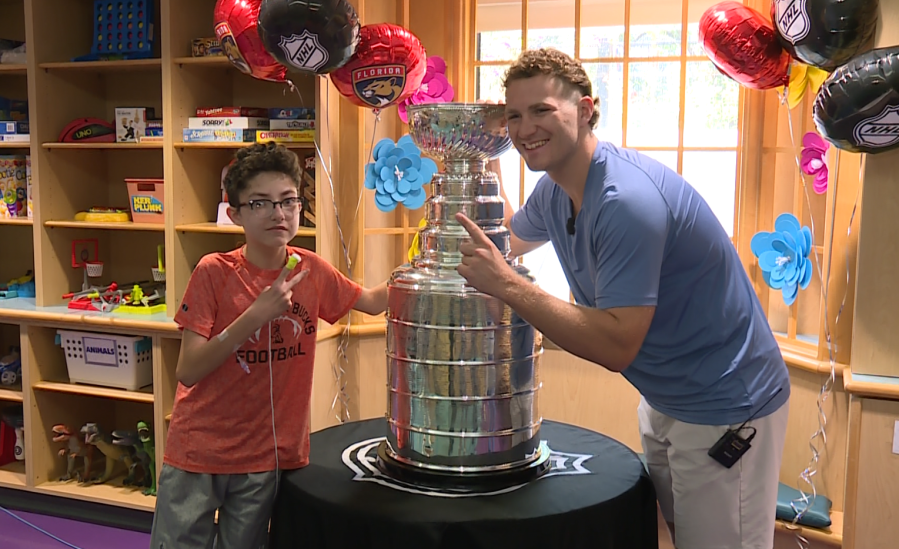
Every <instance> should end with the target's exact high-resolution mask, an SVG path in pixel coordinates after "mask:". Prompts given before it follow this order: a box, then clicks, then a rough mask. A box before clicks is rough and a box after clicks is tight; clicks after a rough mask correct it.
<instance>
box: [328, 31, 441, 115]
mask: <svg viewBox="0 0 899 549" xmlns="http://www.w3.org/2000/svg"><path fill="white" fill-rule="evenodd" d="M426 70H427V54H426V53H425V48H424V46H422V45H421V41H419V39H418V37H416V36H415V35H414V34H412V33H411V32H409V31H408V30H407V29H404V28H403V27H400V26H397V25H392V24H390V23H380V24H377V25H365V26H363V27H362V28H361V29H360V38H359V45H358V46H356V53H355V54H354V55H353V57H351V58H350V60H349V61H348V62H347V63H346V64H345V65H344V66H342V67H340V68H339V69H337V70H335V71H333V72H332V73H331V74H330V75H329V76H330V77H331V81H332V82H334V87H336V88H337V91H339V92H340V94H341V95H343V96H344V97H346V98H347V99H348V100H350V101H351V102H352V103H353V104H355V105H359V106H360V107H368V108H371V109H374V110H375V112H380V111H381V110H382V109H385V108H387V107H389V106H391V105H395V104H397V103H400V102H401V101H403V100H404V99H406V98H407V97H409V96H411V95H412V94H413V93H415V92H416V91H417V90H418V88H419V87H421V81H422V80H423V79H424V77H425V71H426Z"/></svg>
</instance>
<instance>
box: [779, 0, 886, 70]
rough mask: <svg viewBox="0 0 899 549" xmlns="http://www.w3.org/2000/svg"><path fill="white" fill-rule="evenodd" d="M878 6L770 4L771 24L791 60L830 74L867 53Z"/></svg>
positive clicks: (827, 1)
mask: <svg viewBox="0 0 899 549" xmlns="http://www.w3.org/2000/svg"><path fill="white" fill-rule="evenodd" d="M891 1H895V0H891ZM878 4H879V1H878V0H772V2H771V20H772V21H773V22H774V28H775V29H776V30H777V36H778V37H779V38H780V42H781V44H782V45H783V47H784V49H785V50H787V51H788V52H789V53H790V55H791V56H792V57H793V58H794V59H796V60H798V61H801V62H803V63H805V64H806V65H811V66H813V67H818V68H819V69H823V70H825V71H827V72H831V71H833V70H834V69H836V68H837V67H839V66H840V65H842V64H843V63H845V62H847V61H849V60H850V59H852V58H853V57H855V56H856V55H858V54H859V53H861V52H862V51H864V50H866V49H868V46H869V45H870V44H871V42H872V40H873V38H874V31H875V30H876V28H877V17H878V12H879V7H878Z"/></svg>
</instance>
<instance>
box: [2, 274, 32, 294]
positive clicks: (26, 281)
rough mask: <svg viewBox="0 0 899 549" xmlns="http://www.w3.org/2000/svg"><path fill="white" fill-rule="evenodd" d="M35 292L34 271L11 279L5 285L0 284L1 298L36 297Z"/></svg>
mask: <svg viewBox="0 0 899 549" xmlns="http://www.w3.org/2000/svg"><path fill="white" fill-rule="evenodd" d="M34 294H35V286H34V274H33V273H32V271H28V273H27V274H26V275H25V276H20V277H19V278H14V279H12V280H10V281H9V282H8V283H7V284H6V285H5V286H0V299H14V298H17V297H34Z"/></svg>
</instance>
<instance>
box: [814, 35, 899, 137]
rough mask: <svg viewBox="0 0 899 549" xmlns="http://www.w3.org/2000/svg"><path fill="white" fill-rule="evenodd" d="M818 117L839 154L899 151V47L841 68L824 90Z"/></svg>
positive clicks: (816, 110) (820, 94) (818, 101)
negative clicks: (842, 152) (898, 148)
mask: <svg viewBox="0 0 899 549" xmlns="http://www.w3.org/2000/svg"><path fill="white" fill-rule="evenodd" d="M813 116H814V119H815V125H816V126H817V127H818V132H819V133H820V134H821V135H822V136H823V137H824V138H825V139H827V140H828V141H830V142H831V143H833V144H834V146H835V147H837V148H839V149H843V150H847V151H850V152H856V153H868V154H875V153H881V152H885V151H889V150H892V149H895V148H897V147H899V46H893V47H889V48H880V49H876V50H872V51H869V52H867V53H863V54H862V55H859V56H857V57H855V58H854V59H851V60H850V61H849V62H848V63H846V64H845V65H842V66H840V67H838V68H837V70H835V71H834V72H833V74H831V75H830V76H829V77H828V78H827V80H825V81H824V84H823V85H822V86H821V89H820V90H819V91H818V96H817V97H816V99H815V106H814V109H813Z"/></svg>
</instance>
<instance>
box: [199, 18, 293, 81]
mask: <svg viewBox="0 0 899 549" xmlns="http://www.w3.org/2000/svg"><path fill="white" fill-rule="evenodd" d="M261 4H262V0H218V1H217V2H216V3H215V11H214V16H213V17H214V23H215V36H216V38H218V40H219V43H220V44H221V45H222V50H223V51H224V52H225V55H227V56H228V59H229V60H230V61H231V64H232V65H234V66H235V67H237V68H238V69H239V70H240V71H241V72H243V73H246V74H249V75H250V76H253V77H255V78H258V79H260V80H268V81H271V82H287V69H286V68H285V67H284V65H281V64H280V63H278V62H277V61H276V60H275V58H274V57H272V56H271V54H270V53H269V52H268V51H266V49H265V46H264V45H263V44H262V39H260V38H259V32H258V31H257V30H256V22H257V21H258V18H259V6H260V5H261Z"/></svg>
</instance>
